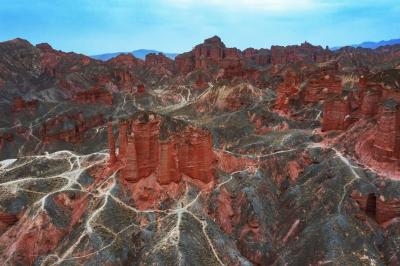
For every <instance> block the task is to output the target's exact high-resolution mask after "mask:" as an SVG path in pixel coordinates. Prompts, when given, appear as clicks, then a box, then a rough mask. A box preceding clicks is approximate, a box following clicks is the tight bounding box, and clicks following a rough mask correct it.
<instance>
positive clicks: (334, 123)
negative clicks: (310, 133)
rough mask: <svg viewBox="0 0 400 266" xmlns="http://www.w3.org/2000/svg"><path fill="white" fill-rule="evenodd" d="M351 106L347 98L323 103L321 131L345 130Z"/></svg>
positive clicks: (348, 121)
mask: <svg viewBox="0 0 400 266" xmlns="http://www.w3.org/2000/svg"><path fill="white" fill-rule="evenodd" d="M350 114H351V104H350V100H349V98H348V97H347V96H345V97H332V98H331V99H328V100H326V101H325V105H324V117H323V120H322V128H321V129H322V131H329V130H345V129H347V127H348V126H349V124H350Z"/></svg>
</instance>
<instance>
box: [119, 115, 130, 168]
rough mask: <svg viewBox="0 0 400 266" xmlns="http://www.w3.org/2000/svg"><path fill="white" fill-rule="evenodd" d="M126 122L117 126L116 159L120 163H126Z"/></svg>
mask: <svg viewBox="0 0 400 266" xmlns="http://www.w3.org/2000/svg"><path fill="white" fill-rule="evenodd" d="M127 130H128V122H127V121H123V122H121V123H120V124H119V154H118V157H119V159H120V160H121V161H123V162H125V161H126V148H127V145H128V140H127Z"/></svg>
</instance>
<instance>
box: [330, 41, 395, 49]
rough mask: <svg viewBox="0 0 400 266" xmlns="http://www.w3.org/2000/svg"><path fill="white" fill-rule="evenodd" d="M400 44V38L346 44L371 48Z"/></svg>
mask: <svg viewBox="0 0 400 266" xmlns="http://www.w3.org/2000/svg"><path fill="white" fill-rule="evenodd" d="M396 44H400V39H392V40H388V41H380V42H363V43H360V44H352V45H346V46H351V47H354V48H358V47H360V48H369V49H376V48H379V47H381V46H386V45H396ZM343 47H345V46H338V47H333V48H332V49H331V50H338V49H340V48H343Z"/></svg>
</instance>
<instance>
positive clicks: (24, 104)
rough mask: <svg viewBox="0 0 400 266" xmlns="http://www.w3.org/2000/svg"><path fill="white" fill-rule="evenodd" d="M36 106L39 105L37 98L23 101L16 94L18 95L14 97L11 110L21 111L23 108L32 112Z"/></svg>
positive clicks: (14, 111)
mask: <svg viewBox="0 0 400 266" xmlns="http://www.w3.org/2000/svg"><path fill="white" fill-rule="evenodd" d="M38 107H39V101H38V100H31V101H25V100H24V99H23V98H22V97H21V96H18V97H15V98H14V100H13V102H12V105H11V112H13V113H19V112H23V111H25V110H28V111H30V112H33V111H35V110H36V109H37V108H38Z"/></svg>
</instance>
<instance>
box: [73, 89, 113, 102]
mask: <svg viewBox="0 0 400 266" xmlns="http://www.w3.org/2000/svg"><path fill="white" fill-rule="evenodd" d="M73 101H75V102H77V103H80V104H94V103H103V104H107V105H112V101H113V97H112V94H111V93H110V92H108V91H106V90H101V89H97V88H93V89H91V90H88V91H82V92H78V93H77V94H76V95H74V97H73Z"/></svg>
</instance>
